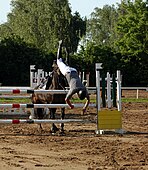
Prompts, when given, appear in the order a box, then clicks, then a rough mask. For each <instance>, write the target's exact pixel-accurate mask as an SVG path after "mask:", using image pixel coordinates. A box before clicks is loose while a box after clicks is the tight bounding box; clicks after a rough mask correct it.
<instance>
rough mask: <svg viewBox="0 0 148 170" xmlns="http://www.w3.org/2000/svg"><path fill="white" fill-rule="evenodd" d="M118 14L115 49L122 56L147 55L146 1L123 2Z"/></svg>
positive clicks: (124, 0)
mask: <svg viewBox="0 0 148 170" xmlns="http://www.w3.org/2000/svg"><path fill="white" fill-rule="evenodd" d="M118 13H119V17H118V22H117V26H116V34H117V37H118V38H117V40H116V49H117V50H118V51H120V52H121V53H122V54H124V55H132V56H136V55H137V54H139V53H142V52H144V53H148V46H147V44H148V22H147V19H148V6H147V1H146V2H144V1H143V0H135V1H134V2H131V1H130V0H123V1H122V3H121V5H120V6H119V11H118Z"/></svg>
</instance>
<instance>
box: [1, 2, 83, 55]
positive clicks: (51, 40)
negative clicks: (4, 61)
mask: <svg viewBox="0 0 148 170" xmlns="http://www.w3.org/2000/svg"><path fill="white" fill-rule="evenodd" d="M11 4H12V12H11V13H9V15H8V22H7V27H9V28H10V30H9V32H10V34H15V35H17V36H20V37H21V38H23V39H24V41H25V42H26V43H31V44H34V45H35V46H36V47H37V48H40V49H43V50H45V51H53V52H54V51H55V50H57V44H58V41H59V40H60V39H62V40H63V41H64V46H65V47H66V48H67V49H68V52H75V51H76V50H77V46H78V43H79V40H80V38H81V37H82V36H83V35H84V34H85V27H86V26H85V25H86V22H85V20H83V19H82V18H81V17H80V15H79V13H76V14H74V16H73V15H72V14H71V9H70V7H69V3H68V0H60V1H59V0H12V3H11ZM4 26H5V25H4ZM4 26H3V27H1V32H5V31H6V29H4ZM3 37H5V36H3ZM74 40H75V41H74Z"/></svg>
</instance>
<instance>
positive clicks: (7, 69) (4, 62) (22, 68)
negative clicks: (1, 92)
mask: <svg viewBox="0 0 148 170" xmlns="http://www.w3.org/2000/svg"><path fill="white" fill-rule="evenodd" d="M0 51H1V53H0V66H1V67H0V72H1V74H0V80H1V83H2V85H11V86H13V85H15V86H17V85H18V86H19V85H24V86H25V85H27V86H28V85H29V82H30V77H29V76H30V72H29V70H30V65H37V68H39V67H42V66H43V65H42V63H43V60H45V59H46V61H47V60H48V68H52V67H51V64H52V63H50V62H52V61H53V59H52V58H53V54H50V55H49V56H47V55H46V54H45V53H43V52H42V51H41V50H39V49H37V48H36V47H34V46H32V45H28V44H26V43H25V42H24V41H23V40H22V39H20V38H19V37H17V36H12V37H9V38H8V39H4V40H2V41H1V43H0ZM47 57H48V59H47ZM50 60H51V61H50Z"/></svg>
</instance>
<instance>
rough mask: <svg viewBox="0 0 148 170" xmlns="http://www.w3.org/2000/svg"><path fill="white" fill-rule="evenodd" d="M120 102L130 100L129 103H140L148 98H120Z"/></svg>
mask: <svg viewBox="0 0 148 170" xmlns="http://www.w3.org/2000/svg"><path fill="white" fill-rule="evenodd" d="M122 102H124V103H127V102H131V103H136V102H137V103H140V102H141V103H142V102H148V99H146V98H140V99H135V98H122Z"/></svg>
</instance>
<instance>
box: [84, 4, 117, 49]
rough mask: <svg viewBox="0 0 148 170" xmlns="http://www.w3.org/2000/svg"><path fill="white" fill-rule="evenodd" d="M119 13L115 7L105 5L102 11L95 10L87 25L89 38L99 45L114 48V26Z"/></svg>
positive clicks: (99, 9)
mask: <svg viewBox="0 0 148 170" xmlns="http://www.w3.org/2000/svg"><path fill="white" fill-rule="evenodd" d="M116 20H117V12H116V9H115V7H114V6H109V5H105V6H104V7H103V8H102V9H101V8H97V7H96V8H95V10H94V12H92V13H91V18H90V19H89V20H88V24H87V36H88V38H89V39H90V40H91V41H93V42H95V43H96V44H98V45H104V46H110V47H111V46H112V44H113V43H112V42H113V40H114V38H115V37H114V25H115V23H116Z"/></svg>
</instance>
